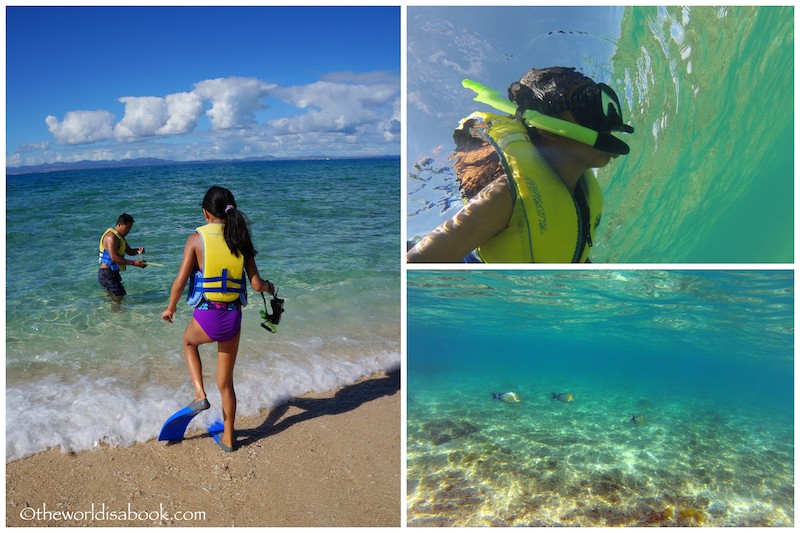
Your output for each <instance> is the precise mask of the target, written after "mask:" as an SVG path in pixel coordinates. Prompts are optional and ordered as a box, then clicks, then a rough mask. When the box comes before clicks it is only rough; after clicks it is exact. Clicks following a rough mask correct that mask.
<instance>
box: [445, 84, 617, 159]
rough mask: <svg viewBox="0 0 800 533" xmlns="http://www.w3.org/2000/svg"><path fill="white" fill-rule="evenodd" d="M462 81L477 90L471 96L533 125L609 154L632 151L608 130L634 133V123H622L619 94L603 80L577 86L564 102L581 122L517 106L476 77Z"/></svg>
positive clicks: (466, 86)
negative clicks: (632, 124)
mask: <svg viewBox="0 0 800 533" xmlns="http://www.w3.org/2000/svg"><path fill="white" fill-rule="evenodd" d="M461 85H463V86H464V87H465V88H467V89H471V90H473V91H475V92H476V93H477V96H476V97H475V98H474V100H475V101H476V102H480V103H483V104H488V105H490V106H492V107H493V108H495V109H497V110H498V111H502V112H503V113H508V114H509V115H517V116H521V118H522V119H523V120H524V121H525V123H526V124H527V125H528V126H530V127H532V128H538V129H541V130H544V131H548V132H550V133H554V134H556V135H559V136H561V137H566V138H568V139H573V140H576V141H578V142H581V143H583V144H588V145H589V146H593V147H594V148H597V149H598V150H601V151H603V152H608V153H610V154H618V155H627V154H628V153H629V152H630V151H631V150H630V147H629V146H628V145H627V144H626V143H625V142H623V141H622V140H620V139H618V138H616V137H614V136H613V135H611V133H610V132H612V131H619V132H623V133H633V127H631V126H629V125H628V124H624V123H623V121H622V108H621V106H620V103H619V98H618V97H617V94H616V93H615V92H614V90H613V89H612V88H611V87H609V86H608V85H606V84H604V83H596V84H594V85H585V86H583V87H581V88H579V89H578V90H577V91H576V92H575V93H574V94H573V95H572V97H571V98H570V100H569V102H568V103H567V104H565V105H564V106H563V107H564V110H569V111H570V112H571V113H572V116H573V117H575V120H577V121H578V122H580V124H575V123H574V122H570V121H568V120H562V119H560V118H555V117H551V116H550V115H545V114H544V113H541V112H539V111H535V110H533V109H526V110H524V111H523V110H521V109H519V110H518V109H517V105H516V104H515V103H514V102H512V101H510V100H506V99H505V98H503V97H502V96H500V93H499V91H495V90H492V89H489V88H488V87H485V86H483V85H481V84H480V83H478V82H477V81H472V80H464V81H462V82H461ZM518 112H519V114H518ZM581 124H583V125H581Z"/></svg>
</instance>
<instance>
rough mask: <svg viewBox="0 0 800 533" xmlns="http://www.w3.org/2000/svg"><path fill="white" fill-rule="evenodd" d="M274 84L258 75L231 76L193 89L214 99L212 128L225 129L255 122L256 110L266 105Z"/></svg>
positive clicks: (207, 97)
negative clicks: (264, 100) (265, 100)
mask: <svg viewBox="0 0 800 533" xmlns="http://www.w3.org/2000/svg"><path fill="white" fill-rule="evenodd" d="M275 87H277V86H276V85H274V84H270V83H266V82H264V81H261V80H258V79H256V78H237V77H231V78H217V79H214V80H205V81H201V82H199V83H195V85H194V92H195V93H196V94H198V95H200V96H202V97H203V98H205V99H207V100H209V101H210V102H211V109H209V110H208V111H207V115H208V118H209V120H211V127H212V129H215V130H225V129H231V128H246V127H249V126H252V125H253V124H255V113H256V111H258V110H260V109H265V108H266V105H265V104H263V103H262V100H263V99H264V98H265V97H266V96H267V95H268V94H269V91H271V90H272V89H274V88H275Z"/></svg>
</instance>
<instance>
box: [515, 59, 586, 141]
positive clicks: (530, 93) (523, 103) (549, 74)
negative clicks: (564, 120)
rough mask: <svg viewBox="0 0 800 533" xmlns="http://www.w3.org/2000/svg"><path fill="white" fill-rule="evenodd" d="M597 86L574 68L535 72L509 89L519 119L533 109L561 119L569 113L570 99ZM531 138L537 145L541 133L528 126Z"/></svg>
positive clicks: (533, 70)
mask: <svg viewBox="0 0 800 533" xmlns="http://www.w3.org/2000/svg"><path fill="white" fill-rule="evenodd" d="M585 84H594V81H592V79H591V78H589V77H587V76H584V75H583V74H581V73H580V72H578V71H577V70H575V68H574V67H548V68H534V69H531V71H530V72H528V73H527V74H525V76H523V77H522V79H521V80H519V81H517V82H514V83H512V84H511V85H510V86H509V87H508V99H509V100H511V101H512V102H514V103H516V104H517V115H521V114H522V113H523V112H525V110H526V109H534V110H536V111H539V112H540V113H544V114H545V115H550V116H554V117H558V116H559V115H561V114H562V113H563V112H564V111H566V110H567V106H568V103H567V98H569V97H570V96H571V95H572V93H573V92H574V91H575V89H576V88H577V87H579V86H581V85H585ZM526 128H527V130H528V135H529V136H530V137H531V140H533V142H534V144H538V143H539V140H540V137H539V131H538V130H537V129H536V128H532V127H530V126H527V125H526Z"/></svg>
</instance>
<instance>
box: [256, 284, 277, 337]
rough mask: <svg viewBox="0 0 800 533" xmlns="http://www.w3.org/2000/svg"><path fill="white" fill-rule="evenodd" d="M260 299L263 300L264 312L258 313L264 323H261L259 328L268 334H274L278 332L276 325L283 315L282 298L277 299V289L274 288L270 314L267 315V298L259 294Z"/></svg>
mask: <svg viewBox="0 0 800 533" xmlns="http://www.w3.org/2000/svg"><path fill="white" fill-rule="evenodd" d="M261 299H262V300H264V310H263V311H259V313H260V314H261V318H263V319H264V322H262V323H261V327H262V328H264V329H265V330H267V331H269V332H270V333H275V332H276V331H277V330H278V324H279V323H280V321H281V315H282V314H283V298H278V289H277V288H276V289H275V294H273V295H272V301H271V304H272V313H269V312H268V310H267V298H266V297H265V296H264V293H263V292H262V293H261Z"/></svg>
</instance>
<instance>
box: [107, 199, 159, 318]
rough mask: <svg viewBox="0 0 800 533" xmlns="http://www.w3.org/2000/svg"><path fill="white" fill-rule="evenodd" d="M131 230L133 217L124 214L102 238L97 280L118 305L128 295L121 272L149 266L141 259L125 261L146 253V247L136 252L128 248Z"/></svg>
mask: <svg viewBox="0 0 800 533" xmlns="http://www.w3.org/2000/svg"><path fill="white" fill-rule="evenodd" d="M131 228H133V217H132V216H130V215H128V214H127V213H122V214H121V215H120V216H119V218H118V219H117V225H116V227H114V228H108V229H107V230H106V231H105V233H103V236H102V237H100V270H99V271H98V272H97V280H98V281H99V282H100V285H102V286H103V288H104V289H105V290H106V292H107V293H108V294H109V295H111V297H112V298H113V299H114V301H115V302H117V303H121V302H122V299H123V298H124V297H125V295H126V294H127V293H126V292H125V287H123V286H122V276H121V275H120V271H122V270H125V267H126V265H131V266H137V267H139V268H144V267H146V266H147V263H145V262H144V261H142V260H141V259H139V260H136V261H134V260H133V259H125V254H127V255H136V254H143V253H144V247H139V248H137V249H136V250H134V249H132V248H131V247H130V246H128V243H127V241H126V240H125V237H126V236H127V235H128V233H130V232H131Z"/></svg>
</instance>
